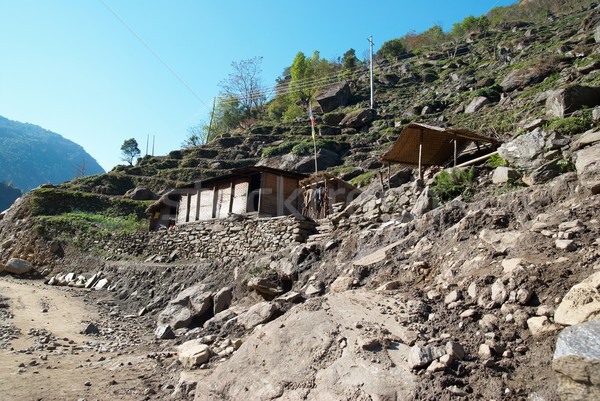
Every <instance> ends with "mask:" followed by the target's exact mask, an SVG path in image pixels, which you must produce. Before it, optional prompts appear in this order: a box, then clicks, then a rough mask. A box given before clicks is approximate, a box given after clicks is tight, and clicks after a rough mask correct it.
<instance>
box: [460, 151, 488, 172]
mask: <svg viewBox="0 0 600 401" xmlns="http://www.w3.org/2000/svg"><path fill="white" fill-rule="evenodd" d="M495 154H498V151H495V152H492V153H488V154H487V155H484V156H480V157H478V158H476V159H473V160H469V161H468V162H464V163H461V164H459V165H458V166H456V167H457V168H460V167H466V166H470V165H471V164H475V163H477V162H480V161H482V160H485V159H487V158H489V157H490V156H492V155H495Z"/></svg>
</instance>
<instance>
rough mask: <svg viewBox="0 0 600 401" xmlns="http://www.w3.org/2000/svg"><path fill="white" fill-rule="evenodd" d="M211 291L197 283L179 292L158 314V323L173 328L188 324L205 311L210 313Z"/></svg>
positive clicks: (211, 303)
mask: <svg viewBox="0 0 600 401" xmlns="http://www.w3.org/2000/svg"><path fill="white" fill-rule="evenodd" d="M212 306H213V293H212V292H211V291H210V290H208V287H207V286H206V285H204V284H197V285H194V286H192V287H190V288H187V289H185V290H183V291H181V292H180V293H179V295H177V297H175V298H174V299H172V300H171V301H169V304H168V305H167V307H166V308H165V309H164V310H163V311H162V312H161V313H160V314H159V315H158V324H159V325H166V324H168V325H170V326H171V327H172V328H174V329H179V328H181V327H187V326H189V325H190V324H191V323H192V321H193V320H194V319H197V318H201V317H202V316H203V315H205V314H206V313H207V312H211V315H212ZM206 318H208V317H206Z"/></svg>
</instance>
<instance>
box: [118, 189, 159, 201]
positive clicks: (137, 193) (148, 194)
mask: <svg viewBox="0 0 600 401" xmlns="http://www.w3.org/2000/svg"><path fill="white" fill-rule="evenodd" d="M123 197H124V198H129V199H133V200H157V199H158V198H160V196H158V195H157V194H155V193H154V192H152V191H150V190H149V189H148V188H133V189H130V190H129V191H127V192H125V195H123Z"/></svg>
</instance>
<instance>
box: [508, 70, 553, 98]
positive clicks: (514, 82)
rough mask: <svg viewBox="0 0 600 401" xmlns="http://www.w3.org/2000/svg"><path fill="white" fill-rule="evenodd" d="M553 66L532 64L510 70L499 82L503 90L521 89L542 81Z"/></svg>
mask: <svg viewBox="0 0 600 401" xmlns="http://www.w3.org/2000/svg"><path fill="white" fill-rule="evenodd" d="M552 71H553V67H550V66H548V67H542V66H533V67H527V68H521V69H518V70H513V71H511V72H510V73H509V74H508V75H507V76H506V77H505V78H504V80H503V81H502V82H501V83H500V86H501V87H502V90H503V91H504V92H512V91H514V90H516V89H523V88H525V87H527V86H529V85H533V84H537V83H539V82H542V81H543V80H544V79H545V78H546V77H547V76H548V75H550V73H552Z"/></svg>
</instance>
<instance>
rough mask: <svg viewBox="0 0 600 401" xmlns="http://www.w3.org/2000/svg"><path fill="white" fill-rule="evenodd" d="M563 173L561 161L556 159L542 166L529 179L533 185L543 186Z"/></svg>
mask: <svg viewBox="0 0 600 401" xmlns="http://www.w3.org/2000/svg"><path fill="white" fill-rule="evenodd" d="M561 172H562V167H561V166H560V160H559V159H555V160H552V161H550V162H548V163H545V164H542V165H541V166H539V167H538V168H536V169H535V170H533V172H532V173H531V176H530V177H529V178H530V180H531V183H532V184H543V183H544V182H546V181H550V180H551V179H553V178H554V177H558V176H559V175H560V173H561Z"/></svg>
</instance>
